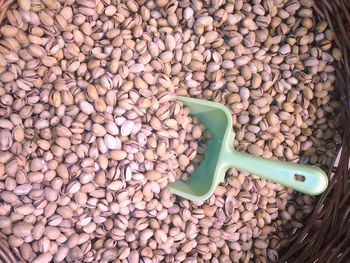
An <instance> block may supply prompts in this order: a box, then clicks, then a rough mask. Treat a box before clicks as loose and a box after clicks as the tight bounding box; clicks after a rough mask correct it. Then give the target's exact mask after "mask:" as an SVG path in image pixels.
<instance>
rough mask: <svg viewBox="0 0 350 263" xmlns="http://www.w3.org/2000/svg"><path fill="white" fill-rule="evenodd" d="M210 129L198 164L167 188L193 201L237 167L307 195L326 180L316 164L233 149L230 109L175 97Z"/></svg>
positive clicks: (318, 190)
mask: <svg viewBox="0 0 350 263" xmlns="http://www.w3.org/2000/svg"><path fill="white" fill-rule="evenodd" d="M177 99H178V100H180V101H181V102H182V103H183V104H184V105H186V106H188V107H189V108H190V110H191V113H190V114H191V115H194V116H196V117H197V118H198V119H199V121H200V122H201V123H203V124H204V125H205V126H206V128H207V129H208V130H209V131H210V132H211V134H212V139H211V140H209V142H208V148H207V151H206V153H205V156H204V159H203V160H202V162H201V163H200V165H199V167H198V168H197V169H196V170H195V172H194V173H193V174H192V175H191V177H190V178H189V179H188V180H187V181H181V180H177V181H175V182H173V183H170V184H169V188H170V190H171V191H172V192H173V193H174V194H177V195H179V196H182V197H184V198H187V199H189V200H192V201H203V200H205V199H207V198H208V197H210V196H211V195H212V194H213V193H214V191H215V188H216V186H217V185H218V184H219V183H220V182H223V181H224V179H225V173H226V171H227V170H228V169H229V168H237V169H239V170H241V171H246V172H249V173H252V174H255V175H257V176H259V177H262V178H265V179H268V180H271V181H274V182H276V183H280V184H282V185H285V186H287V187H291V188H294V189H295V190H298V191H300V192H303V193H305V194H309V195H317V194H320V193H322V192H323V191H324V190H325V189H326V187H327V184H328V178H327V175H326V174H325V173H324V172H323V171H322V170H321V169H320V168H318V167H314V166H307V165H302V164H295V163H287V162H282V161H278V160H271V159H265V158H262V157H256V156H253V155H249V154H245V153H241V152H238V151H235V150H234V149H233V148H232V145H233V140H234V137H235V133H234V131H233V130H232V119H231V113H230V112H229V110H228V109H227V108H226V107H225V106H224V105H222V104H220V103H215V102H211V101H204V100H199V99H193V98H187V97H180V96H178V97H177Z"/></svg>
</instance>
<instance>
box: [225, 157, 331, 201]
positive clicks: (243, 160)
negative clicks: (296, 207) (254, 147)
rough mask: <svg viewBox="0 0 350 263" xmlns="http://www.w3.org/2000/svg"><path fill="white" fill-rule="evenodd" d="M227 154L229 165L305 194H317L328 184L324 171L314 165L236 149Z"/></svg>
mask: <svg viewBox="0 0 350 263" xmlns="http://www.w3.org/2000/svg"><path fill="white" fill-rule="evenodd" d="M229 156H230V158H229V162H228V166H229V167H234V168H237V169H239V170H241V171H245V172H249V173H251V174H254V175H257V176H259V177H262V178H265V179H268V180H271V181H274V182H276V183H279V184H282V185H285V186H287V187H290V188H293V189H295V190H297V191H300V192H302V193H305V194H309V195H318V194H320V193H322V192H323V191H324V190H325V189H326V188H327V185H328V178H327V175H326V173H325V172H324V171H322V170H321V169H320V168H318V167H316V166H308V165H303V164H296V163H288V162H283V161H279V160H272V159H266V158H262V157H257V156H254V155H249V154H245V153H241V152H237V151H231V154H230V155H229Z"/></svg>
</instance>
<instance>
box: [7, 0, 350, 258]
mask: <svg viewBox="0 0 350 263" xmlns="http://www.w3.org/2000/svg"><path fill="white" fill-rule="evenodd" d="M314 2H315V4H314V10H315V15H316V17H315V19H316V20H318V19H323V20H327V21H328V23H329V25H330V27H331V29H332V30H334V32H335V43H336V45H337V46H338V47H339V48H340V49H341V50H342V54H343V59H342V61H338V62H336V65H335V66H336V74H337V78H336V83H335V85H336V91H337V93H338V95H339V98H340V103H341V107H340V110H339V112H338V115H337V116H336V117H337V119H338V121H339V126H340V127H342V131H341V132H342V134H343V145H342V147H341V149H340V151H339V154H338V157H337V160H334V164H333V165H332V168H331V170H330V172H329V173H330V176H331V180H330V183H329V187H328V188H327V190H326V191H325V192H324V193H323V194H322V195H321V196H320V197H319V199H318V201H317V205H316V206H315V209H314V211H313V213H312V214H311V215H310V216H309V217H308V218H307V219H306V221H305V226H304V227H303V228H302V229H300V230H298V231H296V232H295V233H294V235H293V236H292V237H291V239H290V240H291V243H290V245H289V246H288V248H286V249H285V250H284V251H283V253H281V254H282V255H283V256H282V258H281V259H280V262H281V263H282V262H283V263H286V262H287V263H295V262H298V263H311V262H317V263H323V262H325V263H345V262H349V259H348V258H349V256H350V182H349V178H350V173H349V160H350V137H349V136H347V135H349V134H350V87H348V85H347V84H348V83H350V64H349V56H350V1H349V0H314ZM13 5H15V1H14V0H0V24H3V23H6V19H5V18H6V11H7V10H8V8H9V7H10V6H11V7H12V6H13ZM0 262H6V263H17V262H24V261H21V257H20V253H19V251H18V249H11V248H10V247H9V245H8V243H7V242H6V237H5V236H2V235H1V233H0Z"/></svg>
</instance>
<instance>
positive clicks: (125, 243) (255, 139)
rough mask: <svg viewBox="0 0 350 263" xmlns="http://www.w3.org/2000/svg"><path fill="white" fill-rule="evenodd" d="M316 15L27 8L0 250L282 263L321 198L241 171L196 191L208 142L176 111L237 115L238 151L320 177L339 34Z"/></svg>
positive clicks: (111, 1) (92, 5)
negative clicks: (202, 196) (195, 105)
mask: <svg viewBox="0 0 350 263" xmlns="http://www.w3.org/2000/svg"><path fill="white" fill-rule="evenodd" d="M312 5H313V1H312V0H253V1H243V0H226V1H225V0H217V1H210V0H203V1H200V0H191V1H190V0H182V1H173V0H170V1H168V0H150V1H146V0H137V1H135V0H76V1H74V0H18V1H17V3H16V4H14V5H13V6H12V7H11V8H10V9H9V10H8V11H7V14H6V20H5V21H3V23H2V26H1V27H0V34H1V37H0V238H3V239H5V240H6V241H7V242H8V243H9V245H10V246H11V247H12V249H13V251H14V252H15V254H16V257H17V258H18V260H19V262H34V263H49V262H55V263H58V262H101V263H106V262H114V263H119V262H121V263H126V262H130V263H137V262H143V263H152V262H169V263H170V262H186V263H190V262H191V263H192V262H193V263H195V262H212V263H216V262H237V263H238V262H244V263H249V262H259V263H263V262H277V261H278V258H279V254H278V250H279V249H280V248H281V247H283V246H284V245H286V244H287V243H288V236H289V235H290V234H291V233H293V232H294V230H295V229H297V228H301V227H303V217H304V216H305V215H308V214H310V213H311V212H312V210H313V197H310V196H306V195H301V194H299V193H296V192H294V191H292V190H291V189H286V188H285V187H283V186H281V185H278V184H275V183H272V182H270V181H266V180H264V179H260V178H258V177H256V176H253V175H249V174H247V173H243V172H239V171H237V170H235V169H230V170H229V171H228V173H227V176H226V180H225V183H222V184H221V185H220V186H218V187H217V189H216V192H215V194H214V195H213V196H211V197H210V198H209V199H208V200H206V201H204V202H191V201H188V200H185V199H183V198H180V197H177V196H175V195H173V194H172V193H171V192H170V191H169V189H168V188H167V184H168V183H169V182H172V181H174V180H175V179H177V178H187V177H188V176H190V174H191V173H192V172H193V170H194V169H195V167H196V165H197V164H198V163H199V162H200V160H201V159H202V158H203V155H204V154H205V150H206V146H205V143H204V142H205V141H206V140H207V139H210V134H209V133H208V132H207V131H206V130H205V127H204V126H203V125H202V124H201V123H199V122H198V120H197V119H196V118H194V117H192V116H190V114H189V112H190V111H189V109H188V108H187V107H184V106H183V105H182V104H181V103H180V102H179V101H177V100H176V95H182V96H191V97H197V98H201V99H205V100H212V101H216V102H220V103H222V104H224V105H226V106H227V107H228V108H229V109H230V111H231V112H232V118H233V128H234V129H235V131H236V140H235V142H234V145H232V146H234V147H235V148H236V149H238V150H240V151H245V152H249V153H251V154H253V155H257V156H264V157H267V158H279V159H281V160H286V161H291V162H302V163H308V164H316V165H318V166H321V167H322V168H324V169H327V167H329V166H330V165H331V162H332V160H333V159H334V148H335V146H336V144H339V143H341V136H340V135H339V134H338V133H337V132H336V128H337V125H336V121H335V119H334V118H333V117H332V115H333V114H334V112H335V111H336V109H337V107H338V106H339V103H338V102H337V101H336V100H335V99H333V96H332V95H333V90H334V80H335V74H334V67H333V65H332V63H333V61H334V60H340V59H341V58H342V54H341V52H340V50H339V49H337V48H334V47H333V37H334V35H333V34H334V33H333V32H332V31H331V30H330V29H329V28H328V26H327V24H326V22H325V21H323V20H318V19H316V18H315V13H314V11H313V8H312Z"/></svg>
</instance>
